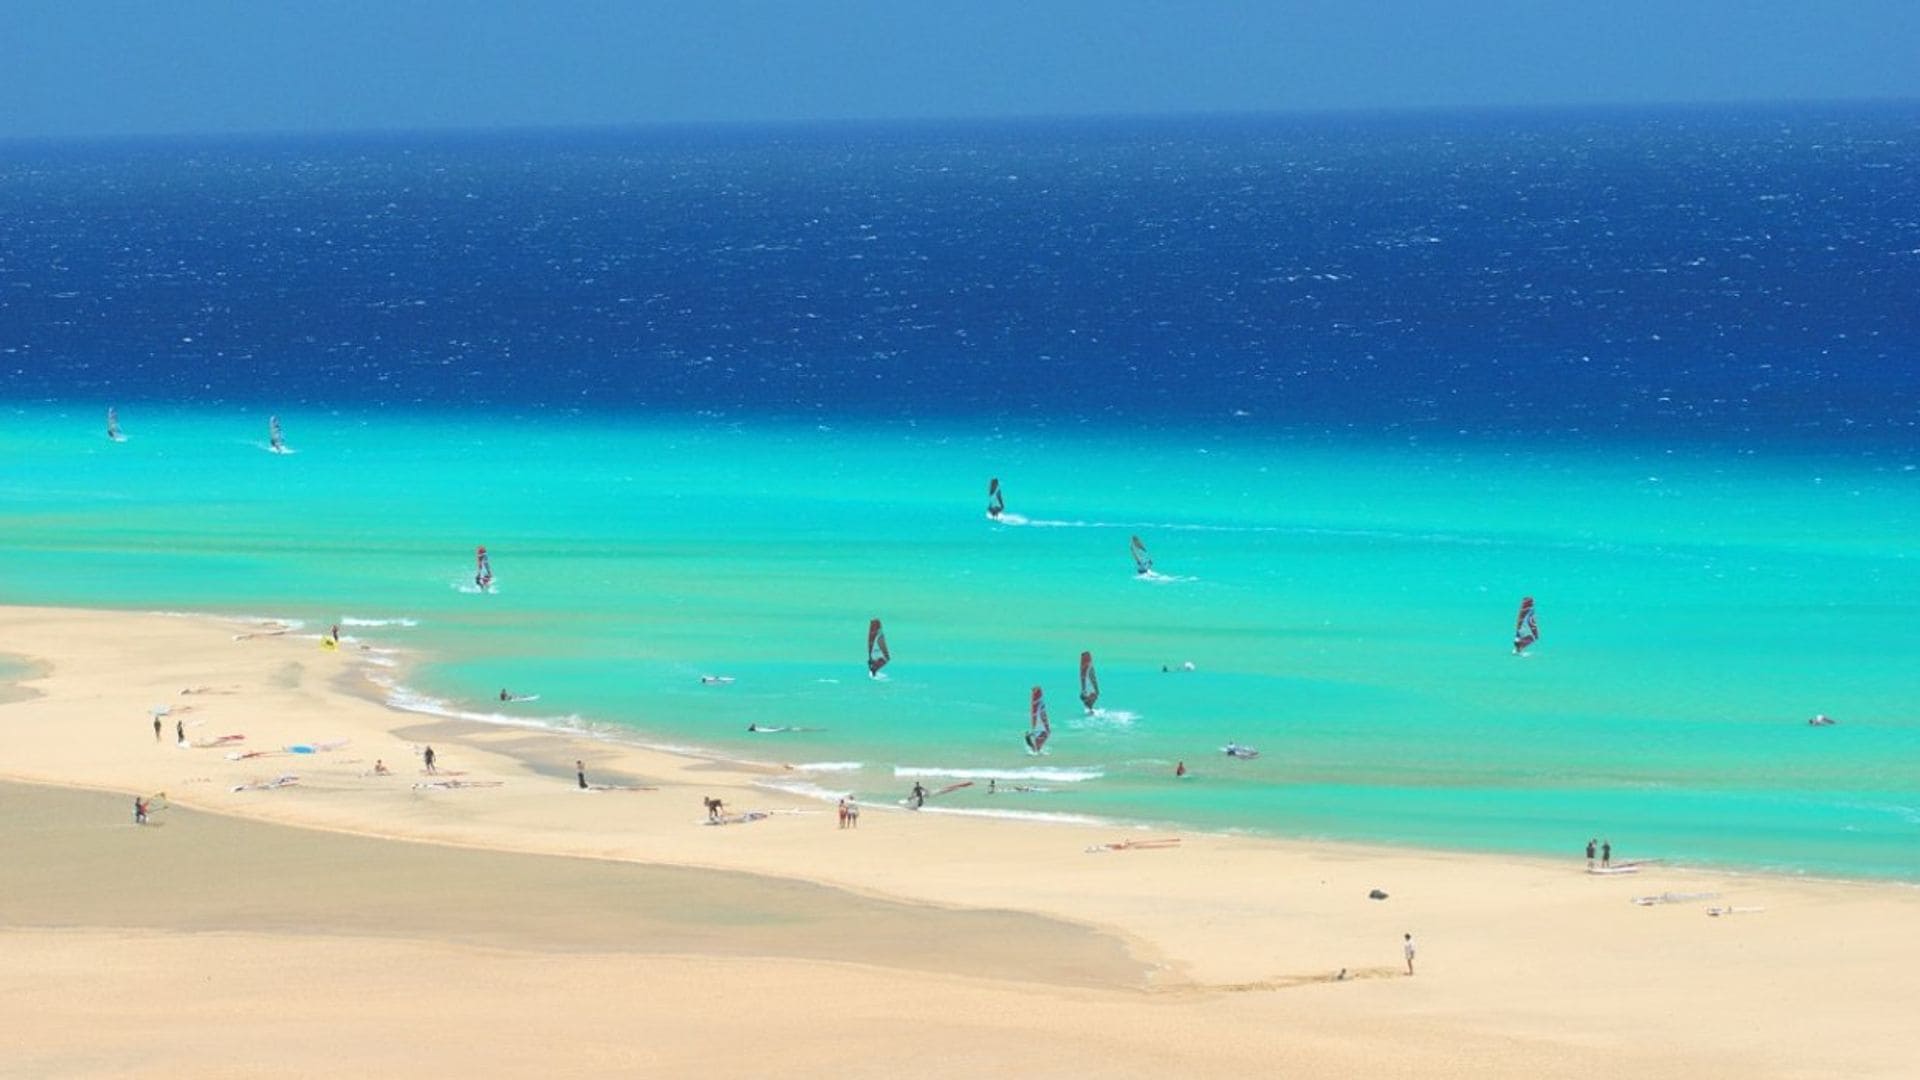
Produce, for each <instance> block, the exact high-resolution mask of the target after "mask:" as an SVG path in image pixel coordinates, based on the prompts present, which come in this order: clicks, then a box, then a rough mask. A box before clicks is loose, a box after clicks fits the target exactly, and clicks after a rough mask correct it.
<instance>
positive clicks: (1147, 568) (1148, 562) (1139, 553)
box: [1133, 536, 1153, 574]
mask: <svg viewBox="0 0 1920 1080" xmlns="http://www.w3.org/2000/svg"><path fill="white" fill-rule="evenodd" d="M1133 565H1134V567H1135V568H1136V569H1135V572H1136V573H1140V574H1149V573H1152V572H1153V558H1152V557H1151V556H1149V555H1148V554H1147V545H1146V544H1144V543H1141V541H1140V538H1139V537H1137V536H1136V537H1134V538H1133Z"/></svg>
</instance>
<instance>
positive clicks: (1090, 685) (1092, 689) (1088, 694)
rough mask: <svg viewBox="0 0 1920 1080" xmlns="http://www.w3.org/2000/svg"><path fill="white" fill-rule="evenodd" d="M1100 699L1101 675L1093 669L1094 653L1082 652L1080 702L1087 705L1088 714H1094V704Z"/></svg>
mask: <svg viewBox="0 0 1920 1080" xmlns="http://www.w3.org/2000/svg"><path fill="white" fill-rule="evenodd" d="M1099 700H1100V676H1099V675H1098V674H1097V673H1095V672H1094V670H1093V654H1092V653H1090V652H1083V653H1081V654H1080V704H1082V705H1085V706H1086V707H1087V715H1088V716H1092V715H1093V704H1094V702H1096V701H1099Z"/></svg>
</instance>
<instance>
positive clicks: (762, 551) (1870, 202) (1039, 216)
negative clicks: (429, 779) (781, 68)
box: [0, 105, 1920, 880]
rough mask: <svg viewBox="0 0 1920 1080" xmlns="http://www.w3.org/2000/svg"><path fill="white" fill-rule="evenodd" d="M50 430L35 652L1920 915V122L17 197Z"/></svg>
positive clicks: (8, 416)
mask: <svg viewBox="0 0 1920 1080" xmlns="http://www.w3.org/2000/svg"><path fill="white" fill-rule="evenodd" d="M0 387H3V388H4V391H3V392H0V600H5V601H9V602H37V603H63V604H66V603H70V604H88V605H95V606H111V607H124V608H134V609H163V610H210V611H224V612H242V613H248V614H257V615H278V616H287V617H293V618H298V619H303V620H306V622H307V625H308V629H309V631H311V630H312V629H313V628H315V627H317V626H323V625H325V624H327V623H330V622H341V621H343V620H344V627H343V629H345V630H346V631H347V632H348V633H349V635H350V636H364V637H365V638H366V639H367V640H368V641H369V642H370V643H374V644H380V645H396V646H402V647H405V648H408V649H410V650H412V652H413V653H414V654H415V655H416V656H418V657H421V658H422V659H423V662H422V663H421V664H419V665H417V666H415V667H413V668H411V669H407V670H406V672H405V674H404V676H403V677H404V679H405V683H404V685H399V686H395V687H393V688H392V690H393V694H394V697H395V700H396V701H401V702H404V703H407V704H410V705H412V706H414V707H423V708H430V709H439V710H443V711H456V712H469V713H488V712H494V711H498V709H499V706H498V704H497V700H496V699H495V695H496V692H497V690H498V689H499V688H500V687H501V686H503V685H504V686H510V687H512V688H514V689H515V690H516V691H519V692H523V693H525V692H535V693H538V694H540V701H539V702H537V703H533V704H531V705H526V706H520V707H516V708H514V709H512V710H510V711H511V713H512V715H513V717H514V718H515V719H519V720H528V721H538V722H547V723H553V724H558V725H566V726H578V727H586V728H590V729H593V730H597V731H603V732H608V733H613V734H616V735H619V734H625V735H629V736H635V737H640V738H644V739H646V740H648V741H652V742H659V743H668V744H673V745H681V746H694V747H699V748H703V749H707V750H715V751H719V752H723V753H731V754H740V755H744V756H750V757H756V758H759V759H762V760H777V761H786V762H792V763H796V764H799V765H802V766H807V767H806V768H802V769H800V770H798V771H797V772H796V774H795V777H796V779H795V780H794V782H792V783H789V784H787V785H786V786H787V788H788V789H789V790H788V791H786V792H773V793H770V795H769V797H770V798H772V797H783V798H790V797H795V794H796V793H800V792H812V793H832V792H835V791H846V790H853V791H858V792H859V793H861V794H862V795H863V796H866V797H868V798H869V799H873V800H880V801H887V802H890V801H891V800H892V799H894V798H896V797H898V796H899V795H900V794H902V793H903V790H904V788H905V787H906V786H908V785H910V784H911V783H912V782H913V781H914V780H915V779H928V780H941V781H942V783H943V784H944V782H947V781H957V780H959V779H965V778H972V779H976V780H984V779H986V778H988V777H997V778H1003V780H1004V782H1006V783H1008V784H1010V785H1013V786H1016V787H1026V788H1032V789H1034V790H1031V791H1023V792H1015V793H1011V794H1001V795H997V796H996V797H995V798H993V799H989V798H986V797H984V796H983V794H982V793H981V792H980V791H979V789H978V787H977V786H976V788H973V789H965V790H962V791H960V792H956V793H955V794H954V795H953V796H951V797H950V798H947V799H944V800H942V803H941V805H939V806H938V807H936V808H935V809H936V810H941V811H949V812H977V813H1009V812H1011V813H1018V814H1038V815H1053V816H1057V815H1092V816H1098V817H1103V818H1111V819H1120V820H1127V821H1151V822H1160V823H1167V824H1171V825H1196V826H1204V827H1211V828H1244V829H1251V830H1255V831H1260V832H1267V833H1274V834H1281V835H1305V836H1317V837H1331V838H1340V839H1352V840H1369V841H1387V842H1395V843H1417V844H1431V845H1436V846H1444V847H1456V848H1472V849H1480V850H1499V851H1524V852H1556V851H1557V852H1562V853H1566V852H1573V851H1577V850H1578V848H1579V847H1580V845H1581V844H1583V843H1584V841H1585V839H1586V838H1587V837H1588V836H1589V835H1607V836H1610V837H1611V838H1612V839H1613V840H1614V842H1615V844H1616V848H1617V849H1618V850H1620V851H1621V852H1623V853H1626V854H1630V855H1659V856H1665V857H1670V858H1676V859H1684V860H1689V861H1697V862H1705V863H1721V864H1731V865H1740V866H1752V867H1766V868H1771V869H1781V870H1792V871H1816V872H1822V873H1838V874H1850V875H1868V876H1891V877H1899V878H1906V879H1910V880H1920V854H1916V853H1917V852H1920V704H1916V696H1917V692H1920V675H1917V674H1916V673H1917V672H1920V106H1915V105H1882V106H1872V107H1868V106H1850V107H1845V108H1841V107H1812V106H1807V107H1780V108H1771V109H1746V110H1722V109H1666V110H1636V111H1581V112H1558V113H1553V112H1538V113H1527V112H1510V113H1482V114H1455V113H1444V112H1433V113H1420V114H1401V115H1390V116H1321V117H1295V118H1211V119H1183V120H1152V121H1045V122H1042V121H1030V122H1019V123H999V124H991V125H987V124H917V125H880V124H875V125H837V126H819V127H734V128H724V129H723V128H707V129H695V128H689V129H659V130H633V131H595V132H572V133H497V134H487V135H423V136H397V135H396V136H381V137H335V138H326V139H295V138H284V139H264V138H262V139H251V140H233V139H226V140H198V141H196V140H169V141H153V142H138V141H114V142H94V143H77V142H75V143H57V142H39V143H10V144H3V145H0ZM109 405H112V406H115V407H117V409H118V413H119V418H120V422H121V424H122V426H123V428H124V429H125V433H126V436H127V438H126V441H125V442H118V443H116V442H110V441H108V440H107V439H106V438H105V437H104V413H105V409H106V408H107V406H109ZM269 415H277V416H278V417H279V418H280V419H281V420H282V422H283V424H284V427H285V431H286V436H287V442H288V445H289V446H290V447H292V448H293V450H294V451H295V452H294V453H291V454H285V455H278V454H267V453H262V452H261V451H262V450H263V449H265V440H266V426H267V417H268V416H269ZM989 477H999V478H1001V479H1002V481H1003V483H1004V484H1005V486H1006V490H1007V499H1008V510H1009V517H1008V518H1007V519H1006V520H1004V521H1002V522H998V523H996V522H990V521H988V520H987V519H986V517H985V515H984V513H983V510H984V507H985V495H986V482H987V479H988V478H989ZM1133 535H1140V536H1142V538H1143V540H1144V541H1145V542H1146V543H1147V544H1148V545H1149V546H1150V548H1151V549H1152V550H1153V552H1154V555H1155V558H1156V560H1157V567H1158V569H1159V570H1160V571H1161V574H1160V575H1159V576H1158V577H1156V578H1154V579H1151V580H1149V579H1141V578H1139V577H1137V576H1136V575H1135V574H1134V567H1133V564H1132V562H1131V560H1130V559H1129V557H1128V555H1127V545H1128V540H1129V538H1130V537H1131V536H1133ZM477 544H486V545H487V546H488V547H489V549H490V550H491V551H492V553H493V564H494V569H495V571H496V573H497V575H498V577H497V581H496V587H495V589H494V591H493V592H492V593H489V594H479V593H477V592H476V591H475V590H473V589H472V588H471V585H470V579H471V575H472V569H471V562H472V553H473V549H474V546H475V545H477ZM1522 595H1531V596H1535V597H1536V598H1537V599H1538V603H1539V611H1540V618H1541V622H1542V627H1543V631H1544V634H1543V637H1542V640H1541V642H1540V644H1539V645H1538V646H1536V647H1535V648H1534V649H1533V650H1532V651H1531V654H1530V655H1529V656H1528V657H1526V658H1524V659H1515V658H1514V657H1512V656H1511V655H1510V648H1509V645H1508V642H1509V640H1510V636H1511V633H1512V628H1513V619H1514V611H1515V606H1516V604H1517V602H1518V600H1519V598H1520V597H1521V596H1522ZM874 617H883V618H884V619H885V620H886V623H887V626H888V632H889V636H890V638H891V641H892V644H893V649H894V656H895V660H894V663H893V665H892V666H890V667H889V668H888V669H887V675H888V676H889V677H888V679H886V680H884V681H878V682H874V681H869V680H868V679H867V678H866V677H865V666H864V662H865V650H864V644H865V641H864V637H865V630H866V626H867V623H868V620H869V619H870V618H874ZM1088 649H1090V650H1092V651H1093V652H1094V653H1095V654H1096V656H1097V657H1098V658H1099V664H1100V668H1099V670H1100V674H1101V679H1102V684H1103V686H1104V687H1105V690H1106V694H1105V696H1104V697H1103V698H1102V700H1101V710H1100V712H1098V713H1097V714H1095V715H1092V716H1082V715H1081V710H1080V709H1079V708H1078V703H1077V702H1076V701H1075V700H1074V696H1075V693H1076V692H1077V690H1078V686H1077V682H1076V660H1077V657H1078V655H1079V653H1080V651H1082V650H1088ZM31 652H32V649H31V643H30V642H11V641H5V640H0V653H13V654H31ZM315 655H316V656H317V657H318V656H321V655H322V654H320V653H318V652H317V651H316V654H315ZM324 655H325V656H327V657H330V658H332V660H330V661H328V662H337V659H338V658H337V657H333V654H324ZM316 662H319V661H316ZM1189 662H1190V663H1192V664H1193V665H1194V667H1193V670H1192V671H1186V670H1184V665H1185V664H1187V663H1189ZM1163 667H1165V668H1169V669H1171V670H1166V671H1163V670H1162V669H1163ZM715 673H718V674H726V675H729V676H732V677H733V678H734V679H735V681H734V682H732V683H728V684H722V685H712V684H703V683H702V682H701V681H700V679H699V676H701V675H703V674H715ZM1033 686H1042V687H1044V688H1045V690H1046V693H1047V695H1048V698H1049V700H1050V701H1051V702H1052V706H1053V710H1054V718H1055V721H1056V732H1055V737H1054V739H1053V741H1052V742H1050V743H1049V744H1048V747H1047V750H1048V753H1047V755H1046V757H1045V758H1038V759H1036V758H1033V757H1030V756H1028V755H1027V754H1026V752H1025V750H1024V748H1023V747H1022V745H1021V742H1020V738H1019V736H1020V735H1021V733H1022V732H1023V731H1024V730H1025V729H1026V726H1027V722H1028V718H1027V709H1026V705H1027V700H1028V694H1029V691H1030V689H1031V688H1032V687H1033ZM490 702H491V703H490ZM1816 712H1824V713H1828V714H1830V715H1833V716H1834V717H1835V718H1837V719H1838V720H1839V721H1840V723H1839V724H1838V725H1836V726H1834V727H1831V728H1811V727H1809V726H1807V724H1806V722H1805V721H1806V718H1807V717H1808V716H1810V715H1812V714H1814V713H1816ZM750 723H751V724H756V725H769V724H771V725H774V726H783V727H784V726H799V727H809V728H818V729H820V730H818V731H809V732H794V733H782V734H781V735H780V736H779V737H778V738H769V737H766V736H763V735H760V734H757V733H755V734H749V733H747V732H746V727H747V725H748V724H750ZM325 735H326V733H324V732H317V733H315V735H314V738H315V739H320V738H323V737H325ZM1228 741H1239V742H1242V743H1251V744H1254V745H1257V746H1259V747H1260V748H1261V749H1262V751H1263V754H1262V756H1261V757H1260V758H1258V759H1256V760H1252V761H1239V760H1233V761H1229V760H1226V759H1224V758H1223V756H1222V755H1220V754H1219V748H1220V747H1221V746H1222V745H1223V744H1225V743H1227V742H1228ZM1178 762H1185V763H1186V764H1187V765H1188V766H1189V769H1190V773H1191V775H1190V777H1189V778H1188V779H1187V780H1185V781H1182V782H1178V783H1176V782H1174V781H1173V780H1172V770H1173V767H1174V765H1175V764H1176V763H1178Z"/></svg>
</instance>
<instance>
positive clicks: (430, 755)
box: [420, 746, 437, 776]
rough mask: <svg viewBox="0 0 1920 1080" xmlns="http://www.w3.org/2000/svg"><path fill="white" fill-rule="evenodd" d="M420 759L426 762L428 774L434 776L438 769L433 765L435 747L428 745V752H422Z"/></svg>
mask: <svg viewBox="0 0 1920 1080" xmlns="http://www.w3.org/2000/svg"><path fill="white" fill-rule="evenodd" d="M420 759H421V760H422V761H424V762H425V763H426V766H427V775H428V776H432V775H433V774H434V773H435V772H436V771H437V770H435V769H434V767H433V747H431V746H429V747H427V752H426V753H424V754H421V755H420Z"/></svg>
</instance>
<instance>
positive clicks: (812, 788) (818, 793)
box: [754, 780, 849, 802]
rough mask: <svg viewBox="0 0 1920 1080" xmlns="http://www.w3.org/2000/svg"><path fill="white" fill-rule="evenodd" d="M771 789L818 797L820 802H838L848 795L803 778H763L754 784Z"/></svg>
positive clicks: (845, 792) (805, 796)
mask: <svg viewBox="0 0 1920 1080" xmlns="http://www.w3.org/2000/svg"><path fill="white" fill-rule="evenodd" d="M754 786H755V787H762V788H767V789H768V790H771V791H784V792H786V793H787V794H789V795H798V796H800V797H801V798H803V799H819V800H820V801H822V802H838V801H839V800H841V799H844V798H846V797H847V796H848V794H849V792H847V791H845V790H840V791H834V790H831V789H829V788H823V787H821V786H820V785H818V784H809V783H807V782H805V781H803V780H763V781H760V782H759V783H756V784H755V785H754Z"/></svg>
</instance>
